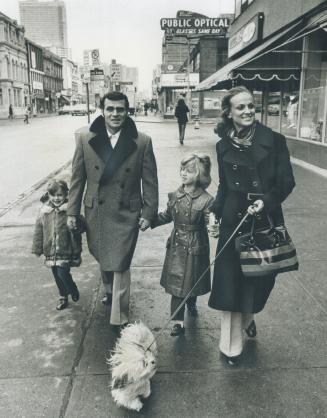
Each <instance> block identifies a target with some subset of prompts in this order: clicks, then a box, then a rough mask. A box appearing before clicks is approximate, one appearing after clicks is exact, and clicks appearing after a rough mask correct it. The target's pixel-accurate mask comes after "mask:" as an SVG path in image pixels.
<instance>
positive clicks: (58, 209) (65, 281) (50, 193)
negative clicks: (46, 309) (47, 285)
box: [32, 180, 84, 310]
mask: <svg viewBox="0 0 327 418" xmlns="http://www.w3.org/2000/svg"><path fill="white" fill-rule="evenodd" d="M67 198H68V186H67V183H66V182H65V181H63V180H54V181H53V182H51V183H50V184H49V185H48V188H47V192H46V194H45V195H43V196H42V197H41V202H43V206H42V207H41V209H40V213H39V216H38V218H37V220H36V224H35V231H34V237H33V246H32V253H33V254H35V255H37V256H38V257H39V256H41V255H42V254H44V256H45V265H46V266H47V267H50V268H51V270H52V274H53V276H54V279H55V281H56V284H57V287H58V290H59V295H60V298H59V302H58V304H57V306H56V309H57V310H62V309H65V308H66V307H67V305H68V295H71V298H72V300H73V301H74V302H77V301H78V300H79V291H78V288H77V286H76V283H75V282H74V280H73V278H72V276H71V274H70V268H71V267H78V266H79V265H80V264H81V262H82V259H81V252H82V240H81V232H83V230H84V222H83V221H82V218H80V222H79V223H78V227H76V229H75V230H74V231H71V230H70V229H68V227H67V201H68V199H67Z"/></svg>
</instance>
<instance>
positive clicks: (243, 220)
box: [145, 212, 250, 351]
mask: <svg viewBox="0 0 327 418" xmlns="http://www.w3.org/2000/svg"><path fill="white" fill-rule="evenodd" d="M248 216H250V214H249V213H248V212H246V214H245V215H244V216H243V218H242V220H241V222H240V223H239V224H238V225H237V227H236V228H235V229H234V231H233V232H232V234H231V235H230V237H229V238H228V240H227V241H226V242H225V244H224V245H223V247H222V248H221V249H220V251H219V253H218V254H217V255H216V256H215V257H214V259H213V260H212V261H211V263H210V264H209V266H208V267H207V268H206V269H205V270H204V272H203V273H202V274H201V276H200V277H199V278H198V280H197V281H196V282H195V284H194V285H193V287H192V288H191V290H189V291H188V293H187V295H186V296H185V298H184V299H183V300H182V302H181V303H180V305H179V306H178V307H177V308H176V310H175V311H174V312H173V313H172V314H171V315H170V317H169V319H168V321H167V322H166V323H165V324H164V326H163V327H162V328H161V331H160V332H159V334H158V335H157V336H156V337H155V338H154V340H153V341H152V343H151V344H150V345H149V347H148V348H147V349H146V350H145V351H148V350H149V349H150V347H151V346H152V345H153V344H154V342H155V341H156V340H157V339H158V338H159V337H160V336H161V335H162V334H163V332H164V330H165V329H166V327H167V325H169V322H170V321H171V320H172V319H173V318H174V317H175V315H176V314H177V313H178V312H179V311H180V309H181V308H182V307H183V305H185V303H186V301H187V299H188V298H189V297H190V295H191V293H192V292H193V290H194V289H195V288H196V286H197V285H198V284H199V283H200V281H201V280H202V278H203V277H204V275H205V274H206V273H207V272H208V271H209V270H210V267H211V266H212V265H213V264H214V262H215V261H216V260H217V258H218V257H219V256H220V255H221V254H222V253H223V251H224V250H225V248H226V247H227V245H228V244H229V243H230V242H231V240H232V239H233V238H234V236H235V235H236V233H237V231H238V230H239V229H240V227H241V226H242V225H243V223H244V222H245V220H246V219H247V218H248Z"/></svg>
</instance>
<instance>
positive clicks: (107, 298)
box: [101, 293, 112, 305]
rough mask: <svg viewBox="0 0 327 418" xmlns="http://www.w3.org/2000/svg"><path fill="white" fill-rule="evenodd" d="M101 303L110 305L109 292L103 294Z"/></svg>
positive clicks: (110, 295)
mask: <svg viewBox="0 0 327 418" xmlns="http://www.w3.org/2000/svg"><path fill="white" fill-rule="evenodd" d="M101 303H103V304H104V305H111V303H112V294H111V293H106V294H105V295H104V297H103V298H102V299H101Z"/></svg>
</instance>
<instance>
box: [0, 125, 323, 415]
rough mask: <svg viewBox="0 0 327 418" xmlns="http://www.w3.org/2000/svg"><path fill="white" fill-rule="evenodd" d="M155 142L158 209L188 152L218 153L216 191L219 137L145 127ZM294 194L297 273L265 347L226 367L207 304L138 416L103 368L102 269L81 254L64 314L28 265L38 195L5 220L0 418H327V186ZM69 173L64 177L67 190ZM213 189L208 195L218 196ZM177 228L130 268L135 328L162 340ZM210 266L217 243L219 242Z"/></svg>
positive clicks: (314, 178)
mask: <svg viewBox="0 0 327 418" xmlns="http://www.w3.org/2000/svg"><path fill="white" fill-rule="evenodd" d="M138 126H139V129H140V130H143V131H146V132H147V133H149V134H151V135H152V137H153V142H154V150H155V153H156V157H157V162H158V171H159V182H160V207H161V208H164V207H165V204H166V200H167V193H168V191H171V190H174V188H176V187H177V186H178V184H179V179H178V167H179V161H180V159H181V157H182V156H183V155H184V154H185V153H186V152H188V151H192V150H194V149H202V150H203V151H206V152H208V153H210V155H211V156H212V161H213V166H214V167H213V178H214V181H215V182H216V181H217V175H216V173H217V167H216V162H215V151H214V149H215V147H214V144H215V141H214V137H213V135H212V126H211V127H206V128H201V129H200V130H191V129H188V130H187V139H186V141H185V146H184V147H181V146H180V145H179V144H178V142H177V135H176V133H177V132H176V127H175V126H173V125H171V124H169V123H167V124H165V125H159V126H158V125H150V124H146V123H138ZM294 170H295V176H296V181H297V187H296V189H295V190H294V192H293V194H292V195H291V196H290V197H289V199H288V200H287V201H286V202H285V205H284V211H285V218H286V222H287V225H288V229H289V231H290V233H291V235H292V237H293V239H294V241H295V244H296V246H297V249H298V253H299V259H300V270H299V271H298V272H292V273H287V274H283V275H280V276H279V277H278V279H277V283H276V286H275V288H274V290H273V292H272V295H271V298H270V299H269V301H268V303H267V306H266V308H265V310H264V311H263V312H262V313H260V314H258V315H257V316H256V321H257V328H258V335H257V338H256V339H254V340H251V341H247V344H246V347H245V350H244V354H243V356H242V359H241V361H240V363H239V364H238V365H237V366H235V367H230V366H228V365H226V364H225V362H224V361H223V360H222V359H221V358H220V356H219V350H218V344H219V333H220V330H219V313H218V312H217V311H214V310H212V309H209V308H208V306H207V300H208V296H203V297H200V298H199V317H198V318H196V319H192V318H189V317H187V318H186V334H185V336H183V337H180V338H179V339H177V338H173V337H170V335H169V329H166V330H165V332H164V334H163V335H162V336H161V337H160V339H159V341H158V346H159V358H158V361H159V365H158V372H157V374H156V375H155V376H154V378H153V379H152V390H153V393H152V395H151V397H150V398H149V399H148V400H147V401H146V402H145V405H144V408H143V409H142V411H141V412H140V413H134V412H130V411H127V410H125V409H119V408H117V407H116V406H115V405H114V404H113V401H112V399H111V396H110V392H109V388H108V385H109V382H110V376H109V372H108V368H107V366H106V363H105V357H106V355H107V354H108V350H109V349H111V348H112V347H113V344H114V339H115V337H114V335H113V333H112V331H111V330H110V327H109V325H108V312H107V308H106V307H104V306H103V305H102V304H101V302H100V300H101V297H102V294H103V289H102V285H101V281H100V276H99V269H98V266H97V264H96V262H95V261H94V260H93V259H92V257H91V256H90V255H89V254H88V251H87V247H86V243H85V242H84V252H83V264H82V266H81V267H80V268H78V269H73V277H74V279H75V280H76V282H77V283H78V286H79V289H80V292H81V299H80V301H79V302H78V303H74V302H70V305H69V308H68V309H66V310H64V311H61V312H58V311H56V310H55V305H56V300H57V292H56V288H55V285H54V282H53V279H52V278H51V274H50V271H49V270H48V269H46V268H45V267H44V266H43V265H42V263H43V261H41V260H40V259H37V258H34V257H33V256H32V255H31V254H30V246H31V239H32V234H33V222H34V219H35V216H36V213H37V207H38V204H39V201H38V199H39V197H40V195H41V194H42V192H43V190H42V189H40V190H38V191H36V192H35V193H34V194H32V195H29V196H28V197H27V198H26V200H24V201H21V202H20V203H19V204H18V205H17V206H16V207H14V208H12V210H11V211H9V212H7V213H6V214H5V215H4V216H3V217H2V218H0V220H1V225H2V228H1V237H2V239H1V242H0V248H1V252H0V266H1V274H0V278H1V288H2V300H1V305H0V326H1V327H0V336H1V338H0V416H1V417H6V418H14V417H15V418H18V417H19V418H22V417H25V418H39V417H46V418H52V417H56V418H57V417H60V418H63V417H65V418H77V417H78V418H84V417H85V418H90V417H92V418H93V417H99V418H100V417H101V418H102V417H103V418H104V417H106V418H107V417H110V418H116V417H124V418H127V417H147V418H150V417H151V418H154V417H158V418H162V417H170V418H175V417H176V418H177V417H178V418H181V417H191V418H199V417H203V418H205V417H222V418H225V417H228V418H230V417H235V418H236V417H238V418H239V417H241V418H243V417H244V418H245V417H246V418H266V417H267V418H268V417H269V418H271V417H279V418H282V417H285V418H293V417H294V418H295V417H296V418H309V417H310V418H313V417H321V418H322V417H326V416H327V398H326V392H327V356H326V346H327V281H326V271H327V256H326V245H325V243H326V228H327V220H326V207H327V196H326V194H325V193H322V191H323V190H325V189H326V184H325V179H324V178H322V177H319V176H318V175H316V174H312V173H311V172H309V171H306V170H305V169H303V168H301V167H298V166H295V167H294ZM69 175H70V170H69V169H68V168H66V169H65V170H64V171H63V172H62V173H61V176H62V177H63V178H68V177H69ZM215 188H216V186H215V185H214V184H213V185H212V186H210V189H209V191H210V192H211V193H214V191H215ZM170 230H171V225H168V226H165V227H161V228H157V229H155V230H153V231H146V232H145V233H141V234H140V238H139V241H138V245H137V250H136V253H135V256H134V259H133V265H132V289H131V305H130V313H131V320H132V321H134V320H138V319H141V320H142V321H144V322H145V323H146V324H147V325H148V326H149V327H150V328H151V329H152V331H153V332H154V333H155V334H158V332H159V331H160V330H161V328H162V327H163V324H165V321H166V320H167V319H168V317H169V301H170V298H169V296H168V295H167V294H165V292H164V290H163V289H162V288H161V287H160V285H159V278H160V272H161V268H162V263H163V258H164V253H165V242H166V238H167V237H168V234H169V231H170ZM211 244H212V256H213V254H214V251H215V245H216V242H215V240H212V241H211Z"/></svg>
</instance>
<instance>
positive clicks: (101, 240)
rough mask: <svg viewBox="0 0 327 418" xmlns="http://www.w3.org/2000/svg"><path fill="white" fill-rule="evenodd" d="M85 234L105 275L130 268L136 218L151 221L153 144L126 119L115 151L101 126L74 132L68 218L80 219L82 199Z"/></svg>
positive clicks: (154, 171)
mask: <svg viewBox="0 0 327 418" xmlns="http://www.w3.org/2000/svg"><path fill="white" fill-rule="evenodd" d="M85 185H86V191H85V195H84V210H85V219H86V234H87V242H88V247H89V250H90V252H91V254H92V255H93V256H94V257H95V259H96V260H97V261H98V262H99V264H100V267H101V270H103V271H125V270H127V269H128V268H129V267H130V264H131V260H132V257H133V254H134V250H135V246H136V241H137V237H138V231H139V227H138V220H139V218H140V216H142V217H143V218H145V219H147V220H149V221H151V220H152V219H153V217H154V216H155V215H156V214H157V211H158V179H157V166H156V160H155V157H154V153H153V149H152V142H151V138H150V137H149V136H147V135H145V134H143V133H140V132H138V131H137V129H136V126H135V124H134V122H133V120H132V119H131V118H129V117H127V119H126V121H125V124H124V126H123V128H122V130H121V134H120V136H119V139H118V141H117V144H116V146H115V148H114V149H113V150H112V148H111V147H110V144H109V137H108V134H107V130H106V126H105V121H104V118H103V117H102V116H99V117H98V118H97V119H95V121H94V122H93V123H92V125H91V127H90V128H88V127H85V128H82V129H80V130H78V131H77V132H76V150H75V154H74V158H73V164H72V178H71V185H70V192H69V202H68V211H67V213H68V215H74V216H76V215H78V214H79V213H80V209H81V203H82V199H83V193H84V189H85Z"/></svg>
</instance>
